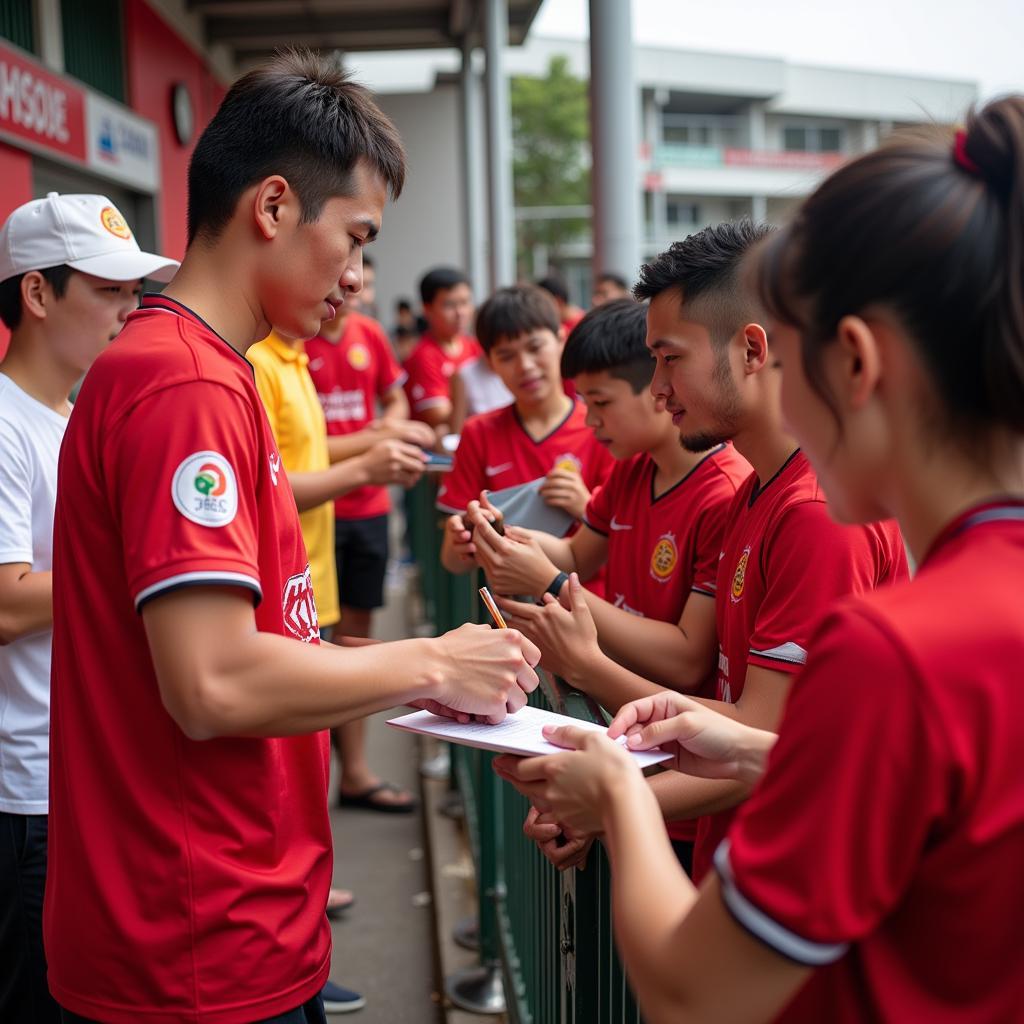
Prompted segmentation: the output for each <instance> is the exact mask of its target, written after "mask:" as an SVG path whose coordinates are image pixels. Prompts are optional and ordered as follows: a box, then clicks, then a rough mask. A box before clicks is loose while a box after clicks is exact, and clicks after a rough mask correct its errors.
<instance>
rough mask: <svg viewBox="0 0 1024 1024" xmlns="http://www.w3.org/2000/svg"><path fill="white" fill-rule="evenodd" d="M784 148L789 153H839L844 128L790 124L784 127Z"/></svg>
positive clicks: (841, 146)
mask: <svg viewBox="0 0 1024 1024" xmlns="http://www.w3.org/2000/svg"><path fill="white" fill-rule="evenodd" d="M782 148H783V149H784V150H785V151H786V152H787V153H839V152H841V151H842V148H843V133H842V129H840V128H821V127H819V126H817V125H795V124H789V125H786V126H785V128H783V129H782Z"/></svg>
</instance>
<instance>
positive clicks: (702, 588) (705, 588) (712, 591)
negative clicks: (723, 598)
mask: <svg viewBox="0 0 1024 1024" xmlns="http://www.w3.org/2000/svg"><path fill="white" fill-rule="evenodd" d="M690 592H691V593H693V594H703V595H704V596H705V597H716V596H717V595H718V585H717V584H716V583H701V584H700V585H699V586H697V585H696V584H695V585H694V586H692V587H690Z"/></svg>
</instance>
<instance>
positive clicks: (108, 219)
mask: <svg viewBox="0 0 1024 1024" xmlns="http://www.w3.org/2000/svg"><path fill="white" fill-rule="evenodd" d="M100 223H101V224H102V225H103V226H104V227H105V228H106V229H107V230H108V231H109V232H110V233H111V234H112V235H114V236H115V237H117V238H123V239H125V241H127V240H129V239H130V238H131V237H132V233H131V230H130V229H129V227H128V222H127V221H126V220H125V219H124V217H122V216H121V214H120V213H118V212H117V210H115V209H114V207H113V206H104V207H103V209H102V210H100Z"/></svg>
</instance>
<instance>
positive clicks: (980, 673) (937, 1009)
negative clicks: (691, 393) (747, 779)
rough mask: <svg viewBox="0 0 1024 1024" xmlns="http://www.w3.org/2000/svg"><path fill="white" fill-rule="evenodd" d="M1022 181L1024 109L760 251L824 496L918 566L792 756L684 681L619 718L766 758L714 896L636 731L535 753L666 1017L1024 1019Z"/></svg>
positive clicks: (880, 597) (836, 631)
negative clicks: (687, 852)
mask: <svg viewBox="0 0 1024 1024" xmlns="http://www.w3.org/2000/svg"><path fill="white" fill-rule="evenodd" d="M1022 185H1024V97H1022V96H1013V97H1007V98H1004V99H1000V100H996V101H994V102H992V103H990V104H988V105H987V106H986V107H985V108H983V109H982V110H980V111H978V112H977V113H975V114H972V115H971V117H970V118H969V120H968V125H967V129H966V131H961V132H958V133H957V135H956V137H955V138H951V133H950V132H949V131H948V130H946V129H944V128H942V127H939V126H936V127H935V129H934V130H933V131H932V132H931V133H930V135H929V136H922V135H921V134H920V133H918V134H916V135H909V136H905V137H903V138H900V137H898V136H897V137H894V138H892V139H890V140H887V143H886V146H885V147H884V148H882V149H880V150H877V151H875V152H873V153H869V154H867V155H865V156H863V157H860V158H859V159H858V160H855V161H852V162H850V163H849V164H846V165H845V166H844V167H843V168H841V169H840V170H838V171H837V172H835V173H834V174H833V175H832V177H831V178H829V179H828V180H826V181H825V182H824V183H823V184H822V185H821V186H820V187H819V188H818V190H817V191H816V192H815V193H814V194H813V195H812V196H811V197H810V199H808V200H807V201H806V202H805V204H804V205H803V207H802V208H801V209H799V210H798V211H797V213H796V215H795V216H794V218H793V220H792V226H791V227H789V228H787V229H785V231H784V232H783V233H782V234H781V236H780V237H779V240H778V242H777V243H775V244H772V245H770V246H768V247H767V248H766V250H765V252H764V255H763V257H762V258H761V259H759V260H758V264H757V270H758V274H757V276H758V279H759V286H760V291H761V292H762V297H763V298H762V301H763V302H764V304H765V305H766V307H767V308H768V310H769V315H770V316H771V317H772V318H773V320H774V321H775V323H774V326H773V330H772V344H773V349H774V350H775V351H776V352H777V353H778V355H779V357H780V358H781V360H782V364H783V366H784V376H785V384H784V388H783V404H784V408H785V412H786V421H787V423H788V424H790V426H791V429H792V430H793V432H794V434H795V435H796V437H798V438H799V439H800V441H801V443H802V444H803V445H804V450H805V451H806V453H807V456H808V458H809V459H810V460H811V461H812V462H813V463H814V465H815V466H816V467H817V469H818V472H819V476H820V479H821V481H822V484H823V486H824V487H825V488H826V490H827V492H828V499H829V504H830V507H831V508H832V510H833V512H834V514H835V515H836V517H837V518H840V519H841V520H842V521H844V522H867V521H871V520H874V519H877V518H878V517H880V516H885V515H889V514H892V513H898V515H899V518H900V525H901V526H902V527H903V530H904V535H905V536H906V538H907V543H908V546H909V547H910V550H911V551H912V552H913V555H914V557H915V559H916V561H917V564H918V571H917V573H916V575H915V578H914V579H913V580H912V581H908V582H904V583H902V584H899V585H897V586H893V587H887V588H884V589H881V590H878V591H874V592H871V593H867V594H863V595H860V596H857V597H850V598H847V599H845V600H842V601H839V602H836V603H835V604H834V605H833V607H832V609H831V611H830V613H829V614H827V616H826V617H825V618H824V619H823V621H822V622H821V624H820V626H819V628H818V629H817V630H816V631H815V635H814V636H813V637H812V639H811V641H810V648H809V653H808V660H807V667H806V669H805V670H804V671H803V673H802V674H801V677H800V679H799V681H798V683H797V684H796V686H795V688H794V692H793V696H792V698H791V699H790V701H789V703H788V705H787V708H786V714H785V717H784V719H783V721H782V725H781V730H780V733H779V736H778V740H777V742H776V743H775V744H774V746H771V745H770V744H769V743H766V742H765V739H766V737H765V735H764V734H763V733H755V732H753V731H751V730H747V729H737V728H736V726H737V724H738V723H735V722H727V721H725V720H724V718H723V717H722V716H716V717H717V718H718V721H717V722H713V721H710V720H709V719H708V716H707V714H706V711H705V710H703V709H702V710H701V711H698V712H697V713H696V715H694V714H692V713H691V712H692V711H693V709H692V706H691V707H689V708H688V707H685V706H684V705H686V704H687V703H688V702H687V701H686V698H683V697H679V696H678V695H666V698H667V699H664V700H663V701H661V702H660V703H661V704H662V706H661V707H660V708H659V707H658V706H657V704H658V703H659V702H656V701H642V702H639V705H640V706H631V707H627V708H624V709H623V712H622V714H621V716H620V720H618V721H617V722H615V723H613V728H612V729H611V730H609V731H610V733H611V734H612V735H621V734H622V733H623V732H625V731H632V730H635V729H636V728H637V727H638V726H642V727H643V728H642V732H641V734H640V735H639V737H638V738H637V739H636V740H633V745H634V746H636V747H638V748H643V747H645V746H648V745H650V744H651V743H660V742H664V741H670V742H669V743H668V744H667V746H668V749H669V750H670V751H671V752H673V753H674V754H675V755H676V757H675V763H676V764H677V765H678V766H679V767H682V768H684V769H685V770H687V771H691V772H696V773H699V774H704V775H708V776H712V775H714V774H716V773H717V774H719V775H720V776H721V775H732V774H734V773H739V774H744V775H748V776H749V775H756V774H757V773H756V771H755V772H751V771H750V769H751V768H754V769H756V768H757V766H758V765H759V764H763V763H764V751H765V750H767V749H769V747H770V748H771V753H770V755H769V757H768V759H767V769H766V771H765V772H764V777H763V779H762V780H761V782H760V785H759V787H758V789H757V791H756V792H755V793H754V794H753V796H752V797H751V799H750V800H749V801H748V802H747V803H746V805H745V806H744V808H743V810H742V811H741V812H740V814H739V816H738V817H737V820H736V822H735V823H734V825H733V827H732V829H731V830H730V833H729V837H728V841H727V843H723V844H722V845H721V846H720V847H719V849H718V852H717V854H716V857H715V866H716V873H715V874H713V875H712V876H710V877H709V879H708V882H707V883H706V884H705V886H704V887H703V888H702V890H701V891H700V892H699V893H698V892H696V891H695V890H694V888H693V887H692V886H691V885H690V884H689V883H688V882H687V881H686V880H685V879H683V878H681V877H680V876H679V873H678V871H675V869H674V865H673V864H672V858H671V854H670V852H669V850H668V848H667V844H665V843H664V842H663V841H659V837H657V836H656V835H655V834H654V833H653V831H652V830H651V828H650V824H649V823H650V821H651V819H652V818H654V819H656V816H657V811H656V809H655V808H654V807H653V806H652V802H651V800H650V794H649V791H648V790H647V789H646V787H645V786H644V783H643V781H642V779H641V777H640V774H639V772H637V771H636V770H635V765H632V764H630V763H629V760H628V758H626V757H624V756H622V752H621V751H620V749H619V748H618V745H617V744H614V743H612V742H609V740H608V739H606V738H604V737H593V738H591V739H587V738H586V737H585V736H578V735H564V734H563V735H562V736H553V737H550V738H552V739H555V740H556V741H558V742H561V743H563V744H564V745H571V746H580V747H581V749H582V750H583V753H582V755H580V754H576V753H573V754H568V755H565V754H559V755H556V756H555V758H553V759H549V760H547V763H546V764H542V763H540V762H534V764H533V765H532V766H529V767H527V766H525V765H524V771H525V774H527V775H530V776H532V777H534V778H544V779H546V780H547V781H546V782H544V783H542V784H539V785H537V786H536V787H535V791H534V796H535V798H536V799H537V800H538V801H540V802H541V803H542V804H543V805H545V806H549V807H551V808H552V809H553V810H554V811H555V812H556V813H558V814H559V815H562V816H564V817H566V818H567V819H569V820H570V821H572V820H575V818H576V816H577V814H578V813H580V812H581V811H582V812H583V813H584V814H585V816H588V817H589V816H590V815H592V814H593V813H594V811H595V809H597V808H600V809H599V810H598V811H597V813H599V814H602V815H603V817H604V820H605V824H606V842H607V843H608V844H609V845H610V847H611V859H612V862H613V864H614V871H615V877H614V879H613V885H612V898H613V902H614V913H615V923H616V938H617V940H618V942H619V946H620V950H621V952H622V955H623V959H624V961H625V965H626V970H627V971H628V973H629V977H630V979H631V980H632V982H633V984H634V985H635V987H636V991H637V995H638V997H639V1000H640V1005H641V1011H642V1012H643V1016H644V1019H645V1020H648V1021H652V1022H660V1021H677V1020H681V1019H686V1020H700V1021H712V1022H718V1021H729V1022H738V1024H762V1022H767V1021H769V1020H775V1021H784V1022H786V1024H795V1022H801V1024H819V1022H821V1021H830V1022H836V1024H857V1022H862V1021H883V1020H884V1021H943V1022H948V1024H954V1022H955V1024H1003V1022H1007V1021H1015V1020H1018V1019H1020V1011H1021V1006H1022V984H1024V983H1022V972H1021V964H1022V959H1024V951H1022V944H1021V929H1020V906H1021V901H1022V899H1024V886H1022V880H1021V871H1020V865H1021V861H1022V858H1024V785H1022V780H1021V773H1020V751H1021V749H1022V745H1024V688H1022V687H1021V686H1020V665H1021V662H1022V660H1024V614H1022V607H1021V602H1020V599H1019V594H1020V583H1021V580H1022V578H1024V375H1022V367H1024V363H1022V361H1021V353H1022V352H1024V319H1022V317H1021V310H1022V309H1024V283H1022V279H1021V276H1020V274H1017V273H1014V272H1012V270H1011V268H1014V267H1017V266H1019V265H1020V261H1021V258H1022V254H1024V229H1022V225H1024V218H1022V213H1024V209H1022V202H1024V200H1022V196H1024V190H1022ZM908 396H913V400H912V401H908ZM672 705H675V707H672ZM666 718H667V719H668V720H665V719H666ZM769 739H770V738H769ZM556 778H557V782H556V781H555V779H556Z"/></svg>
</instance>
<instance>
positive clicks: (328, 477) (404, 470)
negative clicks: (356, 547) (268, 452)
mask: <svg viewBox="0 0 1024 1024" xmlns="http://www.w3.org/2000/svg"><path fill="white" fill-rule="evenodd" d="M423 458H424V456H423V453H422V452H421V451H420V449H419V448H417V447H415V446H414V445H410V444H406V443H405V442H404V441H395V440H385V441H378V442H377V443H376V444H375V445H374V446H373V447H372V448H371V449H370V450H369V451H367V452H365V453H364V454H362V455H358V456H356V457H355V458H351V459H346V460H345V461H344V462H336V463H334V464H333V465H331V466H329V467H328V468H327V469H322V470H316V471H314V472H311V473H289V474H288V482H289V483H290V484H291V485H292V492H293V493H294V495H295V504H296V506H297V507H298V509H299V511H300V512H305V510H306V509H308V508H316V506H317V505H322V504H323V503H324V502H326V501H333V500H334V499H335V498H338V497H340V496H341V495H342V494H347V493H348V492H349V491H352V490H355V488H357V487H364V486H366V485H367V484H389V483H399V484H402V486H403V487H411V486H412V485H413V484H414V483H416V481H417V480H418V479H419V478H420V476H421V475H422V474H423V465H424V463H423Z"/></svg>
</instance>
